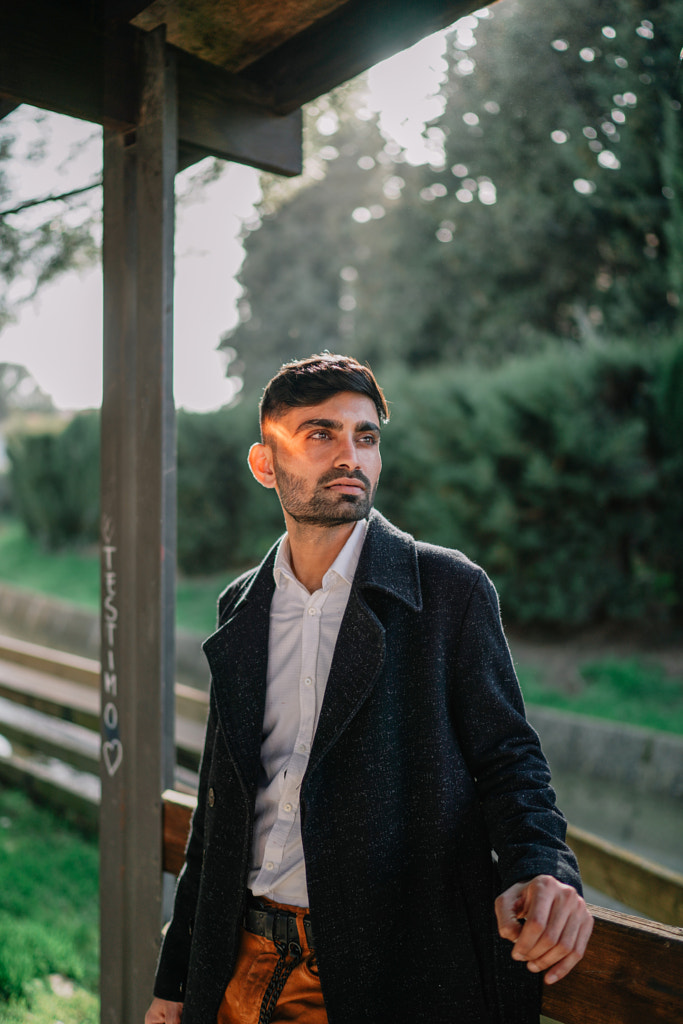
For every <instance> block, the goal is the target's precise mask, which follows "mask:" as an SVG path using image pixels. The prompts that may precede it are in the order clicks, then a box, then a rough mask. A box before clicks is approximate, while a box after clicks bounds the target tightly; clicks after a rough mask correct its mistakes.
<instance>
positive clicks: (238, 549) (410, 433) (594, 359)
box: [10, 340, 683, 626]
mask: <svg viewBox="0 0 683 1024" xmlns="http://www.w3.org/2000/svg"><path fill="white" fill-rule="evenodd" d="M382 383H383V385H384V387H385V390H386V392H387V395H388V397H389V399H390V400H391V404H392V419H391V423H390V424H389V426H388V427H387V428H386V431H385V437H384V440H383V442H382V450H383V459H384V470H383V473H382V480H381V483H380V488H379V492H378V501H377V504H378V507H379V508H380V510H381V511H383V512H384V513H385V514H387V515H388V516H389V518H391V519H392V520H393V521H394V522H396V523H397V525H399V526H402V527H404V528H405V529H407V530H409V531H410V532H411V533H414V534H415V535H416V536H417V537H420V538H423V539H426V540H431V541H434V542H436V543H440V544H444V545H447V546H451V547H459V548H461V549H462V550H464V551H465V552H466V553H467V554H468V555H469V556H470V557H472V558H474V559H475V560H476V561H478V562H480V563H481V564H482V565H483V566H484V567H485V568H486V570H487V571H488V572H489V573H490V575H491V576H492V577H493V579H494V581H495V582H496V585H497V587H498V589H499V591H500V594H501V599H502V602H503V606H504V610H505V615H506V618H507V619H508V620H509V621H517V622H538V623H551V624H564V625H570V626H571V625H581V624H585V623H589V622H596V621H603V620H607V619H612V620H621V621H623V620H627V621H633V620H638V619H647V620H648V621H652V620H654V619H670V618H672V617H675V616H678V615H680V611H681V606H682V605H683V545H681V543H680V531H681V524H683V441H682V439H683V341H680V340H679V341H673V342H666V343H665V342H663V341H660V342H658V343H657V344H656V345H651V346H650V347H649V348H648V347H646V346H643V345H642V344H639V345H636V344H610V345H609V346H607V345H606V346H605V347H598V346H593V347H584V348H580V347H576V346H573V345H567V346H558V345H557V344H556V343H555V344H553V345H549V347H548V349H547V351H545V352H543V353H540V354H537V355H534V356H528V357H519V358H517V359H514V360H511V361H509V362H507V363H505V364H504V365H502V366H500V367H499V368H498V369H496V370H494V371H491V370H483V369H481V368H478V367H476V366H459V367H458V366H445V367H441V368H440V370H439V371H438V372H436V371H431V372H424V373H419V374H408V373H407V372H406V371H404V370H401V369H398V368H395V369H394V370H391V371H389V372H387V373H385V374H382ZM256 404H257V399H256V397H252V398H249V397H246V396H245V398H244V400H243V401H242V402H241V403H240V404H238V405H237V406H235V407H233V408H231V409H225V410H221V411H220V412H217V413H211V414H204V415H200V414H192V413H184V412H181V413H180V414H179V417H178V538H179V541H178V560H179V565H180V567H181V569H182V570H183V571H184V572H186V573H194V574H200V573H210V572H217V571H224V570H229V569H230V568H241V567H242V566H245V565H249V564H253V563H254V562H255V561H256V560H258V559H259V558H260V557H261V556H262V554H263V552H264V551H265V549H266V547H267V546H268V544H269V543H270V542H271V541H272V540H274V539H275V537H277V535H278V533H279V532H280V531H281V529H282V517H281V513H280V510H279V506H278V504H277V500H276V498H275V495H274V494H273V493H272V492H270V493H267V492H265V491H263V489H262V488H260V487H259V485H258V484H257V483H255V481H254V480H253V479H252V478H251V474H250V473H249V469H248V466H247V462H246V455H247V451H248V448H249V445H250V444H251V443H252V442H253V441H254V440H255V439H256V438H257V436H258V424H257V416H256ZM96 434H97V422H96V418H95V417H93V416H83V417H78V418H77V419H75V420H74V421H73V422H72V424H71V425H70V426H69V427H68V428H67V429H66V430H65V431H64V432H63V433H62V434H60V435H57V436H49V437H48V436H42V437H21V438H15V440H14V441H13V442H12V445H11V447H10V456H11V459H12V472H13V485H14V494H15V502H16V507H17V511H18V512H19V514H20V515H21V517H22V518H23V520H24V522H25V523H26V525H27V527H28V529H29V530H30V532H31V533H32V534H33V535H34V536H38V537H40V538H41V539H42V540H43V541H44V542H45V543H46V544H48V545H51V546H56V545H59V544H63V543H65V542H71V541H76V540H78V539H86V540H87V539H92V538H94V537H95V536H96V533H97V528H96V495H97V485H96V475H97V456H96V449H97V443H96Z"/></svg>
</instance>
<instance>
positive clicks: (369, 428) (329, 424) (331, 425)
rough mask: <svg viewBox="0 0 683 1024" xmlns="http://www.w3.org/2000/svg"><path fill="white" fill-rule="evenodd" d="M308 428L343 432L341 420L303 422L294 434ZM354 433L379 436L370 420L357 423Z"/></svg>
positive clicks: (377, 430)
mask: <svg viewBox="0 0 683 1024" xmlns="http://www.w3.org/2000/svg"><path fill="white" fill-rule="evenodd" d="M310 427H322V428H323V429H325V430H343V429H344V424H343V423H342V421H341V420H326V419H310V420H304V421H303V423H300V424H299V425H298V427H297V428H296V430H295V431H294V433H295V434H298V433H299V432H300V431H301V430H308V429H310ZM354 431H355V433H357V434H364V433H368V432H369V433H372V434H379V433H380V429H379V426H378V425H377V424H376V423H373V422H372V421H371V420H361V421H360V422H359V423H356V425H355V427H354Z"/></svg>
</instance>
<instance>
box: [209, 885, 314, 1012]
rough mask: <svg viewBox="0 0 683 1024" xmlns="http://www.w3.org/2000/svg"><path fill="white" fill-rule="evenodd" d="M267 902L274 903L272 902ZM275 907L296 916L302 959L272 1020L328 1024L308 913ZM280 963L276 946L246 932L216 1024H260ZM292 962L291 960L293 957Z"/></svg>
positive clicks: (279, 1001) (283, 993)
mask: <svg viewBox="0 0 683 1024" xmlns="http://www.w3.org/2000/svg"><path fill="white" fill-rule="evenodd" d="M264 902H265V903H271V901H270V900H264ZM271 905H272V906H280V907H281V908H282V909H283V910H290V911H293V912H294V913H296V915H297V928H298V932H299V946H300V947H301V955H302V959H301V962H300V963H298V964H297V965H296V967H294V969H293V970H292V971H291V973H290V974H289V976H288V978H287V980H286V982H285V985H284V988H283V989H282V992H281V993H280V996H279V998H278V1000H277V1004H276V1006H275V1010H274V1011H273V1012H272V1015H270V1016H269V1017H268V1019H269V1021H271V1022H272V1024H281V1022H282V1021H296V1022H297V1024H327V1013H326V1011H325V1004H324V1003H323V994H322V989H321V987H320V979H319V977H318V973H317V970H316V968H315V958H314V954H313V953H312V952H311V950H310V948H309V946H308V942H307V939H306V933H305V931H304V926H303V918H304V915H305V914H307V913H308V911H307V910H304V909H303V908H302V907H289V906H285V905H283V904H275V903H271ZM280 959H281V958H280V953H279V952H278V949H277V947H276V946H275V943H274V942H271V941H270V940H269V939H266V938H264V937H262V936H261V935H252V933H251V932H248V931H246V929H244V928H243V929H242V938H241V941H240V950H239V954H238V957H237V964H236V966H235V971H234V974H233V976H232V978H231V979H230V983H229V985H228V987H227V989H226V990H225V995H224V996H223V1001H222V1003H221V1005H220V1009H219V1011H218V1018H217V1021H216V1024H259V1017H260V1015H261V1006H262V1004H263V1000H264V997H265V996H266V992H267V990H268V987H269V985H270V984H271V979H272V978H273V974H274V973H275V971H276V969H277V966H278V962H279V961H280ZM288 959H289V960H291V956H290V957H289V958H288ZM297 959H298V957H297Z"/></svg>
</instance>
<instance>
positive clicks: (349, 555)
mask: <svg viewBox="0 0 683 1024" xmlns="http://www.w3.org/2000/svg"><path fill="white" fill-rule="evenodd" d="M367 528H368V521H367V519H361V520H359V521H358V522H357V523H356V525H355V527H354V528H353V531H352V533H351V535H350V537H349V539H348V540H347V541H346V544H345V545H344V547H343V548H342V549H341V551H340V552H339V554H338V555H337V557H336V558H335V560H334V562H333V563H332V565H331V566H330V568H329V569H328V570H327V572H326V573H325V575H324V576H323V585H322V589H323V590H329V588H330V587H331V586H332V585H333V583H334V581H335V577H336V578H338V579H341V580H344V582H345V583H347V584H348V585H349V586H351V584H352V583H353V577H354V575H355V572H356V568H357V566H358V559H359V558H360V553H361V550H362V548H363V543H364V541H365V534H366V531H367ZM273 578H274V579H275V586H276V587H282V586H284V585H285V583H286V582H287V580H288V579H291V580H296V576H295V575H294V572H293V570H292V562H291V557H290V547H289V537H288V536H287V534H285V535H284V537H283V538H282V540H281V541H280V543H279V545H278V549H277V553H276V555H275V562H274V564H273ZM296 582H297V583H298V580H296Z"/></svg>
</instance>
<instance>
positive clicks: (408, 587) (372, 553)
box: [353, 509, 422, 612]
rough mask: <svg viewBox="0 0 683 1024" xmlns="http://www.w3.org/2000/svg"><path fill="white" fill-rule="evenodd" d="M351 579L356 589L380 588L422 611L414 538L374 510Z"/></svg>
mask: <svg viewBox="0 0 683 1024" xmlns="http://www.w3.org/2000/svg"><path fill="white" fill-rule="evenodd" d="M353 582H354V586H355V587H357V588H358V589H359V590H364V589H365V588H366V587H371V588H373V589H374V590H382V591H384V593H386V594H390V595H391V596H392V597H396V598H398V600H399V601H404V602H405V603H406V604H407V605H408V606H409V607H410V608H412V609H413V611H416V612H419V611H422V592H421V590H420V577H419V572H418V566H417V548H416V546H415V541H414V539H413V538H412V537H411V536H410V534H408V533H403V531H402V530H398V529H397V528H396V527H395V526H393V525H392V524H391V523H390V522H389V521H388V519H385V518H384V516H383V515H382V514H381V513H380V512H377V511H376V510H375V509H373V511H372V512H371V513H370V519H369V524H368V532H367V535H366V537H365V544H364V545H363V550H362V551H361V556H360V560H359V562H358V568H357V570H356V575H355V578H354V581H353Z"/></svg>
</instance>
